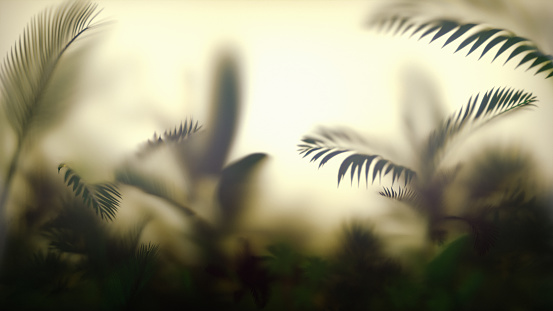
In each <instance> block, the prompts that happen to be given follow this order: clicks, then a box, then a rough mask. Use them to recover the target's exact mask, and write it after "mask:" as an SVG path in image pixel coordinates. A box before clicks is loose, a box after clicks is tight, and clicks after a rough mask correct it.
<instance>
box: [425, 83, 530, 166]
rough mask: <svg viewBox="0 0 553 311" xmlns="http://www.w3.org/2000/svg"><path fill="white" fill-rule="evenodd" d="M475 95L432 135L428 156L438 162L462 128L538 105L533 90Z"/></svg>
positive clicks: (502, 91) (506, 89)
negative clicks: (446, 147) (441, 154)
mask: <svg viewBox="0 0 553 311" xmlns="http://www.w3.org/2000/svg"><path fill="white" fill-rule="evenodd" d="M479 96H480V94H477V95H476V96H475V97H474V99H473V98H472V97H471V98H469V100H468V103H467V105H466V106H464V107H461V109H459V111H458V112H455V113H453V114H452V115H450V117H449V118H447V119H446V120H445V121H444V122H443V123H442V125H441V126H440V127H439V128H437V129H436V130H435V131H433V132H432V133H431V134H430V137H429V139H428V144H427V149H426V152H427V159H428V160H429V161H436V157H437V156H438V154H440V152H442V151H443V150H444V149H445V146H446V144H447V143H448V142H449V141H450V140H451V139H452V138H453V137H455V136H456V135H458V134H459V133H460V132H461V130H463V129H464V128H467V127H468V126H470V129H475V128H477V127H479V126H483V125H484V124H486V123H488V122H490V121H491V120H493V119H495V118H497V117H499V116H501V115H503V114H505V113H507V112H509V111H512V110H515V109H519V108H523V107H529V106H534V105H533V103H534V102H536V97H535V96H534V95H532V93H527V92H524V91H522V90H519V91H514V90H513V89H511V88H505V87H503V88H498V89H496V90H495V91H494V89H491V90H489V91H488V92H486V93H485V94H484V96H482V98H481V99H480V101H479Z"/></svg>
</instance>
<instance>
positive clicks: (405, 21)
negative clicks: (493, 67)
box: [372, 15, 553, 79]
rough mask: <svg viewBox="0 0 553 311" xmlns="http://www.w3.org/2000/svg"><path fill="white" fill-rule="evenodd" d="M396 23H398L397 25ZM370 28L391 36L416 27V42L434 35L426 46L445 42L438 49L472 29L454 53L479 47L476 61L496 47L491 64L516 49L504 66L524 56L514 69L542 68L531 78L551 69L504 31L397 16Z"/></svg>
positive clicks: (550, 59)
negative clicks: (522, 67)
mask: <svg viewBox="0 0 553 311" xmlns="http://www.w3.org/2000/svg"><path fill="white" fill-rule="evenodd" d="M398 20H399V21H401V22H397V21H398ZM372 25H375V26H379V27H380V28H381V29H386V31H393V33H394V34H397V33H401V34H404V33H407V32H408V31H409V30H411V29H412V28H413V27H415V26H417V25H418V26H417V27H416V29H415V30H413V31H412V32H411V36H414V35H416V34H418V33H420V32H421V31H423V30H424V29H426V31H424V32H423V33H422V34H421V35H420V36H419V40H420V39H422V38H424V37H426V36H428V35H430V34H432V33H434V36H433V37H432V39H431V40H430V43H432V42H433V41H435V40H437V39H439V38H441V37H446V38H447V39H446V42H445V43H444V44H443V46H442V48H443V47H445V46H447V45H449V44H450V43H452V42H453V41H455V40H457V39H459V38H461V37H463V36H465V35H467V33H468V32H469V31H470V30H475V29H476V31H475V32H474V33H472V34H471V35H469V36H468V37H467V38H465V39H464V40H463V41H462V42H461V43H459V45H458V46H457V48H456V50H455V52H458V51H459V50H462V49H463V48H465V47H467V46H470V49H469V51H468V53H467V55H466V56H468V55H470V54H472V53H473V52H474V51H475V50H476V49H478V48H479V47H480V46H483V50H482V54H480V57H479V59H480V58H482V57H483V56H484V55H485V54H487V53H488V52H489V51H490V50H491V49H492V48H493V47H495V46H497V45H500V48H499V50H498V51H497V53H496V54H495V56H494V57H493V59H492V62H493V61H495V59H496V58H497V57H499V56H500V55H502V54H504V53H505V52H506V51H507V50H509V49H510V48H512V47H514V46H517V47H516V48H515V49H514V50H513V51H512V52H511V54H510V55H509V56H508V57H507V60H506V61H505V64H506V63H507V62H509V61H510V60H511V59H513V57H515V56H517V55H519V54H521V53H523V52H527V54H526V56H525V57H524V58H523V59H522V60H521V61H520V62H519V63H518V65H517V67H519V66H520V65H523V64H524V63H527V62H528V61H531V60H533V61H534V62H533V63H532V64H531V65H530V67H528V69H532V68H536V66H538V65H542V67H541V68H540V69H539V70H538V71H537V72H536V73H535V74H538V73H540V72H543V71H547V70H550V69H553V56H551V55H548V54H545V53H543V52H542V51H540V50H539V48H538V47H537V45H536V44H535V43H534V42H532V41H530V40H529V39H527V38H523V37H519V36H517V35H516V34H514V33H513V32H511V31H508V30H506V29H501V28H491V27H485V26H482V25H480V24H475V23H460V22H458V21H455V20H451V19H435V20H427V21H414V18H413V17H410V16H397V15H383V17H380V16H379V18H378V19H376V20H374V21H373V23H372ZM386 25H388V27H384V26H386ZM454 30H455V31H454ZM448 34H449V35H448ZM528 69H527V70H528ZM552 75H553V71H551V72H550V74H549V75H548V76H546V79H547V78H549V77H551V76H552Z"/></svg>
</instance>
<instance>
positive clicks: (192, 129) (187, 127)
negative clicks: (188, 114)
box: [138, 119, 202, 156]
mask: <svg viewBox="0 0 553 311" xmlns="http://www.w3.org/2000/svg"><path fill="white" fill-rule="evenodd" d="M201 129H202V126H201V125H199V124H198V121H196V123H194V121H193V120H192V119H190V120H185V121H184V124H183V123H182V122H181V124H180V126H175V128H174V129H173V130H172V131H170V130H169V131H165V132H163V134H161V135H158V134H157V133H154V137H153V138H152V139H149V140H148V141H147V142H146V144H145V146H144V147H143V148H142V149H141V150H140V151H139V152H138V155H139V156H143V155H145V154H146V153H148V152H149V151H152V150H154V149H156V148H159V147H160V146H161V145H164V144H167V143H181V142H183V141H185V140H186V139H188V138H189V137H190V136H191V135H192V134H194V133H197V132H198V131H200V130H201Z"/></svg>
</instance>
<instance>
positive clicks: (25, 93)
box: [0, 1, 104, 259]
mask: <svg viewBox="0 0 553 311" xmlns="http://www.w3.org/2000/svg"><path fill="white" fill-rule="evenodd" d="M99 13H100V10H98V7H97V5H96V4H92V3H89V2H86V1H73V2H66V3H64V4H62V5H60V6H57V7H55V8H51V9H47V10H45V11H43V12H42V13H40V14H38V15H36V16H35V17H34V18H33V19H32V20H31V22H30V23H29V24H28V25H27V27H26V28H25V30H24V31H23V34H22V35H21V36H20V38H19V40H18V42H17V44H15V45H14V46H13V48H12V50H11V51H10V52H9V54H8V55H7V56H6V57H5V58H4V61H3V63H2V66H1V69H0V82H1V83H0V93H1V96H2V97H1V104H2V109H4V113H5V117H6V119H7V121H8V123H9V125H10V126H11V129H12V130H13V132H14V133H15V145H16V146H15V148H14V149H15V151H14V152H13V154H12V155H11V160H10V161H9V164H8V170H7V173H6V175H5V176H4V178H3V179H2V183H1V187H2V188H1V189H0V215H1V216H0V218H2V220H1V221H0V259H1V258H2V250H3V248H4V247H3V246H4V245H3V243H4V238H5V234H6V224H5V221H6V220H5V213H6V210H5V209H6V202H7V200H8V196H9V194H10V187H11V184H12V181H13V179H14V176H15V174H16V172H17V169H18V166H19V163H20V161H21V159H22V157H23V151H24V150H25V148H28V147H29V144H28V143H29V141H30V140H31V138H36V137H37V136H38V135H39V134H41V133H42V132H44V130H45V128H46V126H47V125H49V124H51V123H52V121H53V119H54V118H55V117H56V116H58V115H60V114H61V113H62V108H63V107H62V103H64V98H61V96H62V95H63V94H66V92H63V91H61V90H60V89H58V88H56V89H51V86H52V84H53V76H54V73H55V72H56V69H57V68H58V67H59V64H60V62H61V59H62V56H63V55H65V54H66V53H67V51H68V50H69V49H70V48H72V47H73V45H75V43H76V42H77V41H79V39H81V38H82V37H84V35H85V34H88V33H90V32H91V31H93V30H94V29H96V28H98V27H99V26H101V25H103V24H104V23H100V22H97V21H96V18H97V16H98V14H99Z"/></svg>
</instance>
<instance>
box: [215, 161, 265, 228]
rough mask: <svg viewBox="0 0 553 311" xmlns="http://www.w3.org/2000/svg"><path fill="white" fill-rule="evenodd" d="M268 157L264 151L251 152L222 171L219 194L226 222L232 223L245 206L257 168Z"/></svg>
mask: <svg viewBox="0 0 553 311" xmlns="http://www.w3.org/2000/svg"><path fill="white" fill-rule="evenodd" d="M265 159H267V155H266V154H264V153H254V154H250V155H248V156H246V157H244V158H242V159H240V160H238V161H237V162H235V163H232V164H229V165H228V166H227V167H226V168H225V169H224V170H223V171H222V173H221V179H220V181H219V185H218V189H217V195H218V199H219V203H220V204H221V212H222V213H223V218H224V219H225V222H226V223H229V224H230V223H232V222H233V221H234V220H235V219H236V218H237V216H238V214H239V213H240V211H241V210H242V209H243V208H244V205H245V204H246V200H245V198H246V197H247V196H248V194H249V193H248V184H249V182H250V180H249V179H250V178H251V176H252V174H253V172H254V170H255V169H256V168H258V167H259V165H261V163H262V161H264V160H265Z"/></svg>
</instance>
